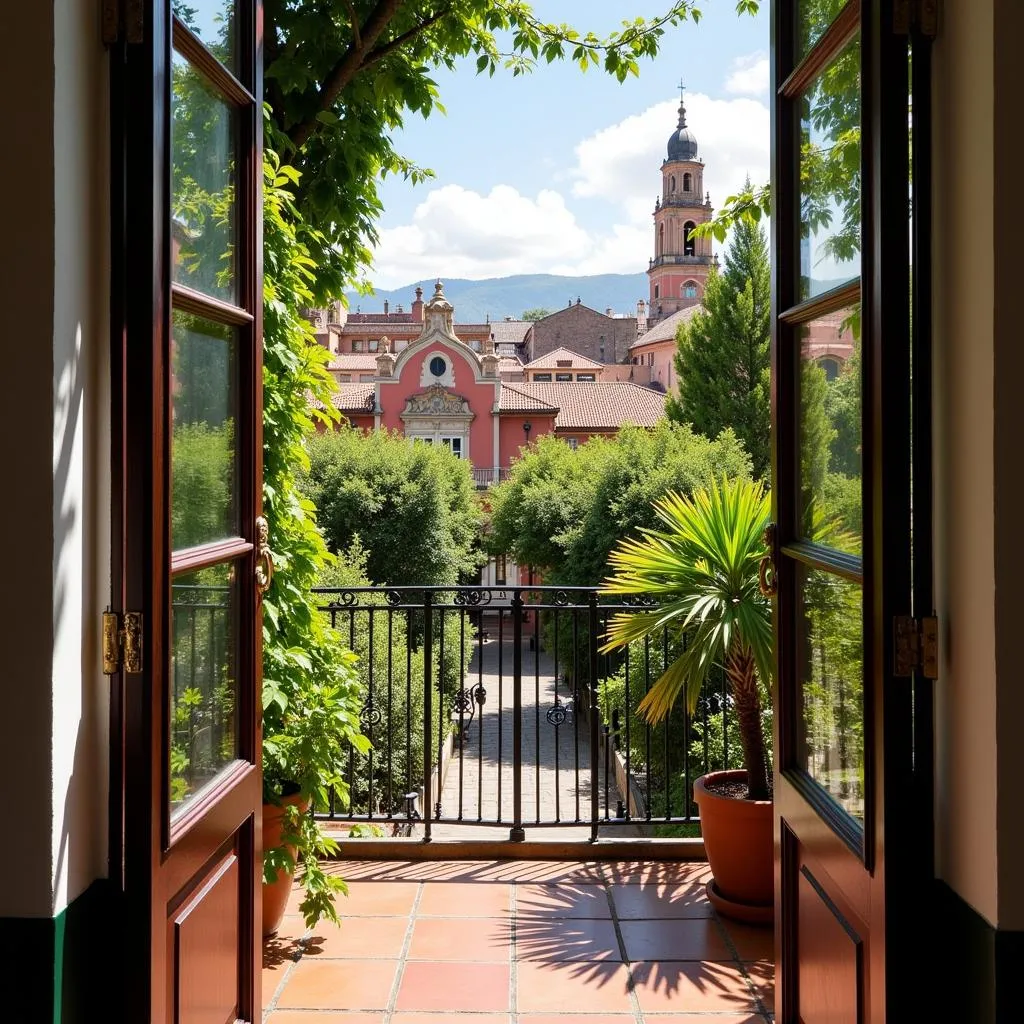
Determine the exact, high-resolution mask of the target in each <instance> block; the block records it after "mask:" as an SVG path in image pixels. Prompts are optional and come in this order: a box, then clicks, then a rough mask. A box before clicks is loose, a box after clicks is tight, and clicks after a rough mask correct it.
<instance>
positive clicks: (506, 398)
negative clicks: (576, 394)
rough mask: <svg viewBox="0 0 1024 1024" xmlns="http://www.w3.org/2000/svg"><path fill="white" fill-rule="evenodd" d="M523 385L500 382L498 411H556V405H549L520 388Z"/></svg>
mask: <svg viewBox="0 0 1024 1024" xmlns="http://www.w3.org/2000/svg"><path fill="white" fill-rule="evenodd" d="M531 386H532V385H531ZM525 387H526V385H525V384H521V383H518V382H517V383H515V384H502V387H501V398H500V400H499V404H498V412H549V413H550V412H558V406H557V405H550V404H549V403H547V402H545V401H544V400H543V399H541V398H538V397H537V396H535V395H530V394H527V393H526V392H525V391H523V390H521V389H523V388H525Z"/></svg>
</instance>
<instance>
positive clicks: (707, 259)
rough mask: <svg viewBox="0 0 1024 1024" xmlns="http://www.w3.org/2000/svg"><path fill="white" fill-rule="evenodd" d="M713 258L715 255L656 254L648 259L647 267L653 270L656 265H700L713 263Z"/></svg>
mask: <svg viewBox="0 0 1024 1024" xmlns="http://www.w3.org/2000/svg"><path fill="white" fill-rule="evenodd" d="M713 259H714V257H713V256H674V255H668V256H664V255H663V256H655V257H654V259H651V260H648V261H647V269H648V270H653V269H654V268H655V267H664V266H675V265H679V266H684V267H700V266H706V265H707V264H709V263H711V262H712V261H713Z"/></svg>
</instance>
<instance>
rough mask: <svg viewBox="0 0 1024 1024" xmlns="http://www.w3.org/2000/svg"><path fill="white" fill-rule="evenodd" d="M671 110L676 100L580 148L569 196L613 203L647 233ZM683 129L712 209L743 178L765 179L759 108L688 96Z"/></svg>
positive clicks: (765, 123)
mask: <svg viewBox="0 0 1024 1024" xmlns="http://www.w3.org/2000/svg"><path fill="white" fill-rule="evenodd" d="M676 108H677V104H676V102H675V101H674V100H668V101H666V102H664V103H657V104H655V105H654V106H653V107H648V108H647V110H645V111H644V112H643V113H642V114H634V115H633V116H632V117H627V118H626V119H625V120H624V121H620V122H619V123H618V124H614V125H612V126H611V127H609V128H605V129H603V130H602V131H600V132H597V133H596V134H595V135H591V136H590V137H589V138H587V139H584V140H583V141H582V142H581V143H579V145H577V147H576V166H575V167H574V168H573V169H572V171H571V172H570V176H571V177H572V178H573V179H574V182H573V186H572V192H573V195H575V196H579V197H581V198H592V197H593V198H603V199H610V200H613V201H617V202H618V203H620V204H621V206H622V208H623V210H624V211H625V212H626V213H627V214H628V216H629V222H630V223H631V224H640V223H644V224H646V225H648V226H649V225H650V223H651V211H652V209H653V207H654V199H655V196H656V195H657V194H658V193H659V192H660V189H661V178H660V176H659V175H658V167H659V166H660V165H661V162H662V160H663V159H664V158H665V147H666V145H667V143H668V138H669V135H670V134H671V131H672V127H673V126H674V125H675V123H676V118H677V112H676ZM686 122H687V125H688V126H689V128H690V130H691V131H692V132H693V133H694V135H696V137H697V145H698V155H699V157H700V158H701V159H702V160H703V161H704V165H705V167H704V187H705V189H706V190H707V191H710V193H711V201H712V203H716V202H717V203H721V202H722V201H723V200H724V199H725V197H726V196H729V195H733V194H734V193H735V192H737V191H738V190H739V188H740V187H741V186H742V185H743V181H744V179H745V178H746V176H747V175H748V174H749V175H750V177H751V180H753V181H754V182H758V181H766V180H767V179H768V157H769V134H768V133H769V118H768V108H767V107H766V106H765V105H764V104H763V103H761V102H759V101H757V100H753V99H745V98H744V99H733V100H719V99H712V98H711V97H710V96H706V95H704V94H703V93H690V94H688V95H687V97H686ZM648 255H649V254H648Z"/></svg>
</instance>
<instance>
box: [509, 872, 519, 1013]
mask: <svg viewBox="0 0 1024 1024" xmlns="http://www.w3.org/2000/svg"><path fill="white" fill-rule="evenodd" d="M508 904H509V949H508V955H509V968H508V990H509V991H508V1019H509V1020H510V1021H511V1024H519V967H518V957H517V950H518V947H517V943H516V939H517V936H518V931H519V921H518V913H519V883H518V882H516V881H513V882H512V883H510V885H509V894H508Z"/></svg>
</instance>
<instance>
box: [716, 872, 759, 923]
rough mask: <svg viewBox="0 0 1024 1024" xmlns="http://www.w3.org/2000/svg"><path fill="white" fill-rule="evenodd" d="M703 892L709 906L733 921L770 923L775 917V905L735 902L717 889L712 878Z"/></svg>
mask: <svg viewBox="0 0 1024 1024" xmlns="http://www.w3.org/2000/svg"><path fill="white" fill-rule="evenodd" d="M705 892H706V893H707V897H708V902H710V904H711V906H713V907H714V908H715V910H717V911H718V912H719V913H720V914H721V915H722V916H723V917H728V918H730V919H731V920H733V921H742V922H744V923H745V924H771V923H772V921H773V920H774V919H775V907H774V906H773V905H772V904H768V905H767V906H764V905H762V904H758V903H737V902H736V901H735V900H730V899H727V898H726V897H725V896H723V895H722V894H721V893H720V892H719V891H718V886H717V885H715V880H714V879H713V878H712V879H711V880H710V881H709V882H708V884H707V885H706V886H705Z"/></svg>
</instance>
